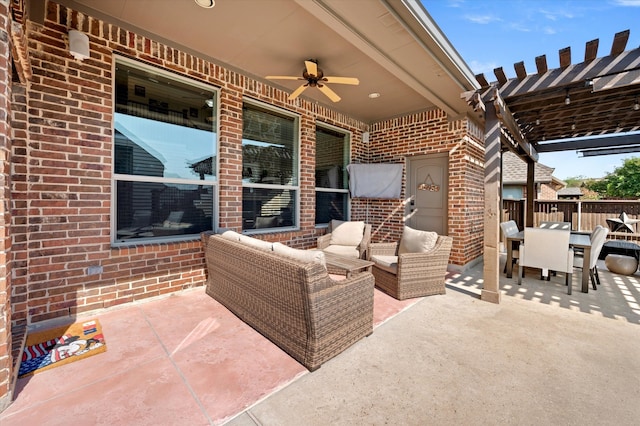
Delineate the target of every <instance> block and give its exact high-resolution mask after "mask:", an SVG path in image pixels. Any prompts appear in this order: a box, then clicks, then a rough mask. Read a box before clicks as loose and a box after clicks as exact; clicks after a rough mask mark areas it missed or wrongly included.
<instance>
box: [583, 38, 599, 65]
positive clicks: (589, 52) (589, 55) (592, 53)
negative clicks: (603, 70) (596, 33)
mask: <svg viewBox="0 0 640 426" xmlns="http://www.w3.org/2000/svg"><path fill="white" fill-rule="evenodd" d="M599 43H600V40H598V39H597V38H596V39H594V40H591V41H588V42H587V44H586V45H585V47H584V61H585V62H591V61H593V60H594V59H595V58H597V57H598V44H599Z"/></svg>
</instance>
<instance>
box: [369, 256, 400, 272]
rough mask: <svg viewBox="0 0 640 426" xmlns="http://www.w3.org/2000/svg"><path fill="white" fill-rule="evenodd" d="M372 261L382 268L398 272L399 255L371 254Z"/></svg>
mask: <svg viewBox="0 0 640 426" xmlns="http://www.w3.org/2000/svg"><path fill="white" fill-rule="evenodd" d="M371 261H372V262H375V266H377V267H378V268H380V269H382V270H385V271H387V272H391V273H392V274H394V275H397V274H398V256H381V255H380V256H371Z"/></svg>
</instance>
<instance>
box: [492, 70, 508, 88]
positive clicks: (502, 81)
mask: <svg viewBox="0 0 640 426" xmlns="http://www.w3.org/2000/svg"><path fill="white" fill-rule="evenodd" d="M493 73H494V74H495V75H496V78H497V79H498V84H500V86H502V85H503V84H505V83H506V82H507V81H508V79H507V76H506V75H505V73H504V70H503V69H502V67H498V68H494V69H493Z"/></svg>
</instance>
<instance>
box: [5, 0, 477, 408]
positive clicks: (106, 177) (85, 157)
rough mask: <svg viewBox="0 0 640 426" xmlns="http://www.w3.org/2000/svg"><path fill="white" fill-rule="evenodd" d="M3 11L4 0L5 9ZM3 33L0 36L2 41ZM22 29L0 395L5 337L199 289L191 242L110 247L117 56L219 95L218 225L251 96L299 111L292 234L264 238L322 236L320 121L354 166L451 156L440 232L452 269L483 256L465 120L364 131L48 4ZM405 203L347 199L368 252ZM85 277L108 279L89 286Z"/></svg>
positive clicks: (396, 227) (196, 250)
mask: <svg viewBox="0 0 640 426" xmlns="http://www.w3.org/2000/svg"><path fill="white" fill-rule="evenodd" d="M7 3H8V2H7V0H0V8H3V7H4V8H6V7H7ZM7 16H8V15H7V13H6V12H5V13H0V18H4V19H5V20H7ZM6 24H7V23H6V22H5V23H2V24H1V25H0V31H3V28H4V27H3V26H2V25H6ZM28 28H29V32H28V33H27V39H28V40H29V49H30V50H29V57H30V60H31V65H32V72H33V77H32V81H31V83H30V85H29V86H28V88H24V87H23V88H20V89H19V90H18V91H17V92H16V94H15V95H14V108H15V113H14V114H13V122H12V125H13V127H14V134H13V138H14V140H13V146H11V145H10V144H9V141H8V140H7V139H6V135H7V134H8V133H7V131H6V130H5V131H4V132H2V135H4V138H3V139H2V140H1V141H0V143H1V144H2V145H1V146H0V150H1V151H2V163H1V164H0V166H2V167H3V175H2V176H3V178H4V180H3V185H1V186H0V190H3V191H5V195H9V196H6V197H5V198H4V199H5V200H11V202H10V207H11V209H12V212H13V218H12V219H11V220H12V227H11V231H12V232H11V238H12V240H9V233H8V231H7V230H6V229H7V228H6V227H5V226H4V223H3V224H2V225H3V226H2V227H1V228H0V229H1V230H2V238H0V244H4V246H3V248H5V249H6V248H7V247H10V246H11V244H13V247H12V250H13V251H12V253H11V256H12V259H13V261H14V268H13V277H14V278H13V282H12V283H11V284H9V271H8V265H10V264H11V262H10V260H9V259H8V257H7V258H6V259H5V262H3V264H2V265H3V266H4V265H7V267H6V268H4V269H2V271H1V274H0V303H1V304H2V308H0V312H3V315H4V316H3V317H2V318H0V321H3V322H4V323H2V322H0V386H2V390H4V392H7V389H8V383H9V380H8V375H9V373H10V372H9V371H6V370H9V369H10V367H8V365H9V364H10V360H9V358H10V357H9V356H8V355H7V352H8V349H7V348H8V346H9V345H10V344H11V338H10V334H11V329H12V328H13V329H15V330H19V329H24V328H25V327H26V326H27V325H29V324H31V323H36V322H41V321H45V320H49V319H53V318H58V317H65V316H74V315H76V314H78V313H82V312H87V311H93V310H98V309H102V308H107V307H112V306H115V305H120V304H124V303H129V302H135V301H140V300H144V299H147V298H150V297H155V296H161V295H166V294H168V293H172V292H176V291H180V290H183V289H186V288H190V287H194V286H201V285H203V284H204V280H205V270H204V263H203V253H202V248H201V243H200V241H199V240H193V241H183V242H175V243H154V244H144V245H142V244H140V245H138V246H132V247H125V248H122V247H119V248H113V247H111V244H110V214H111V183H112V181H111V178H112V176H111V174H112V151H113V140H112V139H113V131H112V118H113V117H112V115H113V100H112V96H113V95H112V93H113V65H114V60H115V59H114V53H117V54H121V55H123V56H126V57H129V58H133V59H137V60H140V61H144V62H146V63H149V64H152V65H156V66H158V67H161V68H164V69H168V70H171V71H173V72H176V73H178V74H182V75H184V76H187V77H190V78H193V79H195V80H198V81H201V82H205V83H208V84H211V85H212V86H215V87H218V88H220V98H219V103H220V121H219V129H218V130H219V133H218V145H219V152H218V157H219V167H218V182H219V186H218V191H219V195H218V203H219V204H218V211H219V226H220V227H225V228H233V229H236V230H239V229H241V218H242V215H241V212H242V202H241V201H242V104H243V100H245V99H251V100H258V101H261V102H265V103H268V104H271V105H274V106H276V107H281V108H283V109H286V110H288V111H292V112H294V113H296V114H299V116H300V129H301V132H300V135H301V149H300V156H301V158H300V164H301V172H300V229H299V230H297V231H288V232H276V233H271V234H262V235H260V237H259V238H263V239H268V240H270V241H281V242H286V243H288V244H289V245H291V246H294V247H299V248H310V247H314V246H315V244H316V239H317V237H318V236H319V235H321V234H323V233H324V229H321V228H316V227H315V191H314V188H315V130H316V123H318V122H321V123H326V124H329V125H331V126H335V127H338V128H340V129H344V130H345V131H347V132H351V161H352V162H354V163H368V162H404V161H405V158H406V157H407V156H416V155H425V154H431V153H447V154H448V158H449V191H450V192H449V205H448V209H449V221H448V228H449V235H451V236H453V237H454V247H453V251H452V256H451V260H450V262H451V263H452V264H454V265H458V266H464V265H466V264H467V263H469V262H470V261H472V260H474V259H476V258H478V257H479V256H481V254H482V239H483V233H482V229H483V208H484V207H483V206H484V204H483V178H484V170H483V167H484V166H483V161H484V160H483V159H484V148H483V144H482V142H481V141H482V138H483V132H482V131H481V130H480V129H479V128H477V127H476V126H474V124H473V123H472V122H470V121H468V120H458V121H453V122H449V121H447V117H446V115H445V114H444V113H443V112H442V111H439V110H432V111H426V112H422V113H417V114H414V115H411V116H408V117H402V118H397V119H393V120H388V121H384V122H381V123H374V124H370V125H367V124H366V123H362V122H360V121H358V120H355V119H353V118H351V117H348V116H345V115H343V114H339V113H336V112H335V111H332V110H330V109H327V108H325V107H323V106H321V105H318V104H316V103H314V102H309V101H306V100H304V99H297V100H296V101H295V102H289V101H287V96H288V93H286V92H283V91H280V90H278V89H275V88H273V87H272V86H269V85H268V84H265V83H262V82H259V81H255V80H253V79H251V78H249V77H247V76H244V75H242V74H239V73H237V72H234V71H231V70H228V69H225V68H223V67H221V66H219V65H217V64H214V63H211V62H208V61H205V60H202V59H200V58H197V57H194V56H191V55H189V54H186V53H184V52H180V51H178V50H176V49H174V48H172V47H168V46H165V45H162V44H160V43H158V42H156V41H154V40H150V39H147V38H145V37H142V36H139V35H136V34H133V33H131V32H128V31H125V30H123V29H121V28H118V27H117V26H114V25H110V24H107V23H104V22H101V21H99V20H97V19H94V18H91V17H88V16H85V15H83V14H80V13H78V12H76V11H73V10H69V9H67V8H66V7H64V6H61V5H58V4H56V3H52V2H47V10H46V16H45V23H44V25H43V26H41V25H38V24H34V23H32V24H30V25H29V27H28ZM69 29H77V30H80V31H83V32H84V33H86V34H88V35H89V38H90V47H91V57H90V58H88V59H85V60H84V61H83V62H79V61H76V60H74V59H73V58H72V57H71V56H70V54H69V53H68V51H67V46H66V41H65V40H66V34H67V32H68V30H69ZM6 47H7V46H6V44H3V45H0V61H4V66H3V69H4V70H8V69H11V67H10V66H9V64H8V63H7V58H6V55H8V52H5V51H3V50H2V49H3V48H4V49H6ZM7 75H9V76H10V73H5V78H7ZM8 91H9V87H8V86H7V85H6V82H2V81H0V111H3V112H4V115H2V117H5V118H6V117H7V116H8V113H9V110H10V108H9V105H8V103H7V102H6V99H7V97H8ZM1 125H3V126H6V123H2V124H1ZM365 129H366V130H367V131H369V132H370V142H369V143H368V144H366V145H365V144H363V143H362V133H363V131H364V130H365ZM10 152H11V155H12V158H11V163H9V160H8V157H9V153H10ZM9 164H11V166H12V167H13V182H11V186H9V182H10V181H9V179H8V177H9V175H8V167H9ZM9 191H10V194H8V193H9ZM403 197H404V190H403ZM402 200H404V198H402V199H400V200H354V201H353V203H352V206H351V215H352V219H354V220H367V221H368V222H369V223H371V224H372V226H373V229H374V231H375V233H374V241H384V240H396V239H398V238H399V236H400V234H401V232H402V226H403V214H404V208H405V206H404V202H403V201H402ZM7 205H8V204H7V203H5V205H4V207H5V208H7ZM3 213H4V211H3ZM7 218H8V216H7V215H6V213H5V217H4V219H5V220H8V219H7ZM0 220H2V219H1V218H0ZM92 267H102V268H103V271H102V273H97V274H91V275H89V274H88V271H89V270H90V269H93V268H92ZM7 295H10V297H8V296H7ZM1 392H2V391H0V398H1V397H2V393H1ZM0 408H1V407H0Z"/></svg>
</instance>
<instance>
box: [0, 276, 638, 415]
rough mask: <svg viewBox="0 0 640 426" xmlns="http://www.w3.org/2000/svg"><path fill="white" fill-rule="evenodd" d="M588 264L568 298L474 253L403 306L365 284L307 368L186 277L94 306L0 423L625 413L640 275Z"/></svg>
mask: <svg viewBox="0 0 640 426" xmlns="http://www.w3.org/2000/svg"><path fill="white" fill-rule="evenodd" d="M599 269H600V277H601V280H602V284H601V285H600V286H599V288H598V290H597V291H593V290H590V291H589V293H588V294H585V293H582V292H580V291H579V290H578V288H579V285H578V282H579V280H580V272H578V271H576V273H575V274H574V277H573V282H574V291H573V294H572V295H570V296H569V295H567V294H566V287H565V286H564V276H562V275H561V274H558V276H557V277H552V279H551V281H550V282H546V281H541V280H540V279H539V275H538V274H537V273H536V272H534V271H531V272H530V273H528V274H527V276H526V277H525V279H524V281H523V284H522V286H518V285H517V279H516V277H514V278H513V279H507V278H506V277H504V274H501V283H500V287H501V290H502V292H503V297H502V301H501V303H500V304H491V303H487V302H482V301H480V300H479V294H480V289H481V287H482V265H478V266H476V267H474V268H471V269H470V270H468V271H465V273H461V274H454V275H452V276H451V277H450V278H449V279H448V283H447V294H446V295H442V296H431V297H427V298H424V299H417V300H416V301H415V303H414V304H413V305H411V304H410V303H409V304H406V305H402V306H401V305H394V304H393V303H394V302H393V301H388V300H386V299H385V297H386V296H384V295H381V294H377V295H376V297H377V300H376V301H377V305H376V309H377V310H378V311H379V312H378V314H377V316H378V325H377V326H376V327H375V330H374V333H373V334H372V335H371V336H369V337H367V338H366V339H363V340H361V341H360V342H358V343H357V344H355V345H354V346H352V347H351V348H349V349H348V350H346V351H345V352H343V353H342V354H340V355H339V356H337V357H335V358H334V359H332V360H330V361H328V362H327V363H325V364H324V365H323V366H322V367H321V368H320V369H319V370H317V371H315V372H313V373H309V372H308V371H307V370H305V369H304V368H303V367H302V366H300V365H299V364H298V363H297V362H295V361H293V360H292V359H290V358H289V357H288V356H287V355H286V354H284V353H282V352H281V351H279V349H278V348H277V347H275V346H274V345H272V344H271V343H270V342H269V341H268V340H266V339H264V338H263V337H262V336H260V335H259V334H257V333H255V332H254V331H253V330H252V329H250V328H248V327H245V326H244V324H243V323H242V322H240V321H239V320H237V319H236V318H235V317H233V316H232V315H230V314H228V313H225V311H226V310H224V308H217V307H216V305H218V304H217V302H215V301H211V300H207V298H208V296H206V297H203V294H202V293H201V292H200V290H199V289H196V290H193V291H190V292H187V293H185V294H183V295H180V296H176V297H170V298H167V299H164V300H158V301H152V302H148V303H144V304H140V305H138V306H136V307H129V308H125V309H122V310H115V311H112V312H108V313H105V314H100V315H98V317H99V318H100V320H101V322H102V324H103V330H104V332H105V338H106V339H107V345H108V350H107V352H106V353H104V354H100V355H97V356H94V357H91V358H88V359H86V360H82V361H79V362H76V363H72V364H68V365H66V366H62V367H59V368H55V369H53V370H50V371H47V372H44V373H41V374H37V375H35V376H33V377H32V378H30V379H21V381H20V383H19V389H18V390H17V398H16V400H15V402H14V404H13V405H12V406H11V407H9V408H8V409H7V410H6V411H5V412H4V413H2V414H0V424H2V425H3V426H5V425H6V426H9V425H14V424H16V425H17V424H21V425H22V424H36V423H40V424H51V425H55V424H61V425H62V424H65V425H67V424H69V423H70V422H82V423H84V424H111V425H113V424H118V425H124V424H135V425H143V424H155V425H176V424H180V425H184V424H189V425H200V424H203V425H204V424H229V425H236V426H237V425H240V426H242V425H296V426H297V425H301V424H305V425H354V424H357V425H386V424H406V425H424V424H438V425H444V424H446V425H449V424H451V425H453V424H455V425H461V424H462V425H476V424H490V425H498V424H500V425H504V424H518V425H523V424H524V425H527V424H532V425H533V424H536V425H538V424H563V425H571V424H576V425H577V424H597V425H608V424H611V425H632V424H637V422H638V419H639V418H640V404H638V402H640V386H639V382H638V377H640V274H637V273H636V275H634V276H631V277H626V276H619V275H614V274H611V273H609V272H608V271H607V270H606V269H604V265H600V268H599ZM185 301H188V302H189V303H185ZM185 305H187V306H185ZM218 306H219V305H218ZM203 309H205V310H209V311H205V310H203ZM212 310H215V313H214V312H213V311H212ZM381 310H384V311H385V312H384V313H381V312H380V311H381ZM124 312H134V314H133V315H130V316H129V317H128V319H127V321H126V322H121V321H120V322H118V321H116V320H115V318H122V317H123V313H124ZM397 312H399V313H397ZM396 313H397V314H396ZM382 317H383V318H389V317H390V319H389V320H387V321H384V320H382V319H381V318H382ZM149 325H151V327H150V329H149V330H147V328H148V326H149ZM225 336H226V337H225ZM216 340H218V342H217V343H216ZM156 341H160V342H161V345H158V344H157V343H155V342H156ZM232 342H233V343H232ZM101 357H103V358H102V359H100V358H101ZM234 360H235V361H238V360H240V361H241V363H240V365H238V364H235V363H234V362H233V361H234ZM83 364H84V366H83ZM234 404H235V405H234ZM225 406H227V407H230V406H235V407H240V408H236V409H235V411H234V412H225V411H224V410H225V409H224V407H225Z"/></svg>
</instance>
